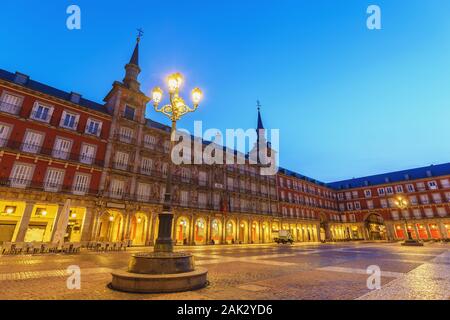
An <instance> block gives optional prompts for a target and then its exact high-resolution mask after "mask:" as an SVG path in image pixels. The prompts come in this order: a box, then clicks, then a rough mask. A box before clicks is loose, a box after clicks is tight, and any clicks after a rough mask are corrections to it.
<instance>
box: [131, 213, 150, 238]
mask: <svg viewBox="0 0 450 320" xmlns="http://www.w3.org/2000/svg"><path fill="white" fill-rule="evenodd" d="M130 223H131V229H130V240H132V244H133V245H135V246H143V245H145V243H146V241H147V237H146V234H147V228H148V218H147V215H146V214H144V213H140V212H139V213H136V214H134V215H133V216H132V217H131V221H130Z"/></svg>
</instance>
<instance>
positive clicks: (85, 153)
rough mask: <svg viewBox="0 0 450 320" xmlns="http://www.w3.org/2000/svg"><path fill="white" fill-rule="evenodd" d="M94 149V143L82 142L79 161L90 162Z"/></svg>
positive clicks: (93, 156)
mask: <svg viewBox="0 0 450 320" xmlns="http://www.w3.org/2000/svg"><path fill="white" fill-rule="evenodd" d="M95 149H96V148H95V146H94V145H91V144H87V143H83V144H82V145H81V150H80V162H82V163H86V164H92V162H94V159H95Z"/></svg>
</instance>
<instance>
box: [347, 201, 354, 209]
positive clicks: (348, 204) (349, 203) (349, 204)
mask: <svg viewBox="0 0 450 320" xmlns="http://www.w3.org/2000/svg"><path fill="white" fill-rule="evenodd" d="M347 210H353V203H351V202H347Z"/></svg>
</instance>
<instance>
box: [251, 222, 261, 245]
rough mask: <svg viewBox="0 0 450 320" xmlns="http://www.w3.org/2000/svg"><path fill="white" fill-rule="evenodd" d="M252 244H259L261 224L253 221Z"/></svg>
mask: <svg viewBox="0 0 450 320" xmlns="http://www.w3.org/2000/svg"><path fill="white" fill-rule="evenodd" d="M250 237H251V243H259V223H258V222H256V221H253V223H252V230H251V235H250Z"/></svg>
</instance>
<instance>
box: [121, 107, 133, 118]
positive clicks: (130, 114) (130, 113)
mask: <svg viewBox="0 0 450 320" xmlns="http://www.w3.org/2000/svg"><path fill="white" fill-rule="evenodd" d="M135 112H136V109H134V108H133V107H130V106H129V105H126V106H125V111H124V113H123V117H124V118H127V119H129V120H134V114H135Z"/></svg>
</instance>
